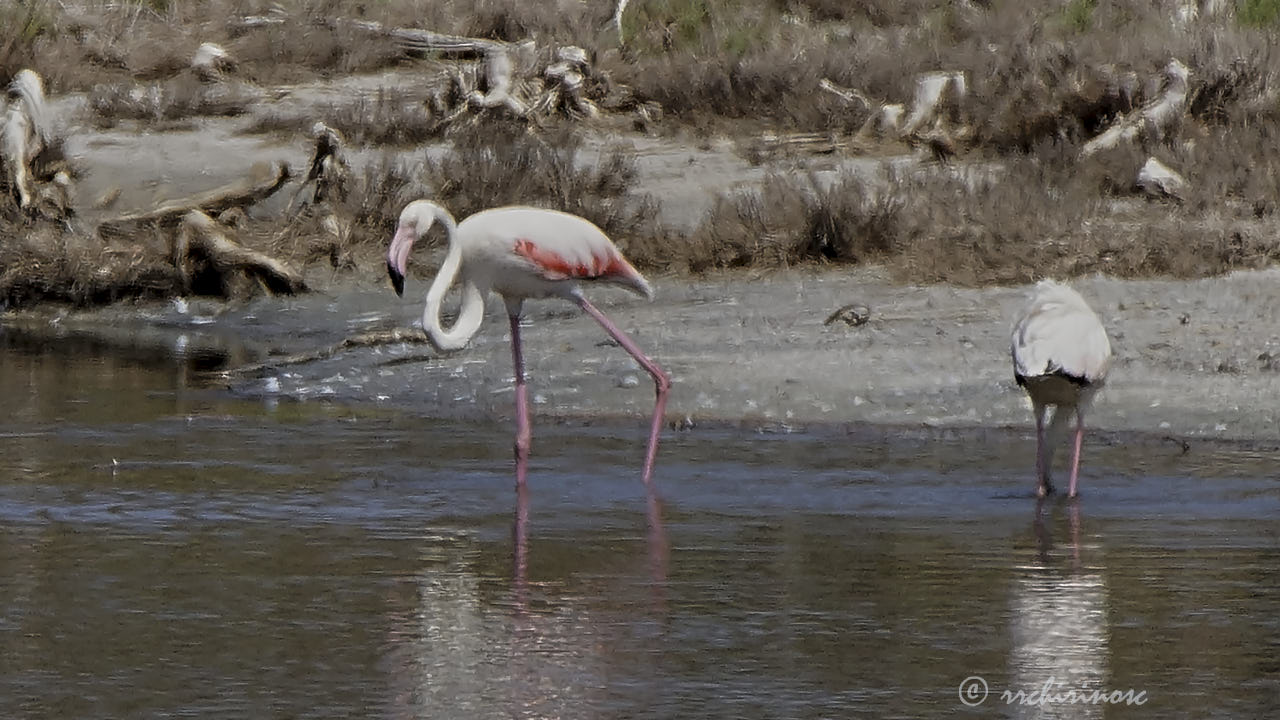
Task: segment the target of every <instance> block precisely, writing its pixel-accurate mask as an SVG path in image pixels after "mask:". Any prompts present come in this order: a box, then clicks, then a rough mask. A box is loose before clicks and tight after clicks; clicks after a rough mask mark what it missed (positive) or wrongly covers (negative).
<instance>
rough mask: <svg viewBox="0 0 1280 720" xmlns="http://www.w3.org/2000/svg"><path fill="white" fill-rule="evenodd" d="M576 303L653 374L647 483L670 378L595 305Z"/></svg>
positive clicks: (645, 474) (654, 456) (649, 479)
mask: <svg viewBox="0 0 1280 720" xmlns="http://www.w3.org/2000/svg"><path fill="white" fill-rule="evenodd" d="M574 299H575V300H576V301H577V303H578V305H579V306H580V307H581V308H582V309H583V311H584V312H586V313H587V314H588V315H590V316H591V317H593V318H595V319H596V322H598V323H600V327H602V328H604V330H605V332H607V333H609V335H610V336H611V337H613V339H614V340H617V341H618V344H619V345H621V346H622V347H623V349H625V350H626V351H627V352H629V353H631V357H633V358H635V359H636V362H638V363H640V366H641V367H643V368H644V369H645V370H647V371H648V372H649V374H650V375H652V376H653V386H654V392H655V394H656V395H657V399H656V400H655V401H654V403H653V422H652V423H651V424H650V427H649V446H648V449H647V450H646V451H645V456H644V483H645V485H649V484H650V483H651V482H652V477H653V461H654V459H655V458H657V456H658V435H659V434H660V433H661V432H662V420H663V417H664V413H665V412H666V408H667V392H668V391H669V390H670V389H671V378H670V377H669V376H668V375H667V373H666V371H664V370H663V369H662V368H661V367H658V364H657V363H655V362H654V361H652V360H650V359H649V357H648V356H647V355H645V354H644V353H643V352H641V351H640V348H639V346H637V345H636V344H635V342H633V341H632V340H631V338H629V337H627V334H626V333H624V332H622V331H621V330H619V329H618V327H617V326H616V325H614V324H613V323H612V322H610V320H609V318H608V317H606V316H605V314H604V313H602V312H600V310H599V309H598V308H596V306H595V305H592V304H591V303H590V302H588V301H587V299H586V298H585V297H582V296H581V295H577V296H576V297H575V298H574Z"/></svg>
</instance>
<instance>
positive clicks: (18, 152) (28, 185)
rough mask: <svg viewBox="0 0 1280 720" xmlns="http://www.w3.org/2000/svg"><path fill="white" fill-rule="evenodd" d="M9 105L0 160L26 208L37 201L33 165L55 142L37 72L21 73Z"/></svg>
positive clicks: (13, 84) (1, 135)
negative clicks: (36, 158)
mask: <svg viewBox="0 0 1280 720" xmlns="http://www.w3.org/2000/svg"><path fill="white" fill-rule="evenodd" d="M7 94H8V96H9V105H8V108H7V109H6V110H5V117H4V127H3V129H2V130H0V158H2V159H3V160H4V163H5V165H6V166H7V167H6V171H7V174H8V176H9V184H10V186H11V187H13V188H14V190H15V191H16V192H17V193H18V206H19V207H23V208H26V207H28V206H29V205H31V203H32V201H33V200H34V197H35V188H34V186H33V184H32V178H31V168H30V164H31V161H32V160H33V159H35V157H36V156H37V155H39V154H40V151H41V150H43V149H44V148H45V147H47V146H48V145H49V143H50V142H52V140H53V126H52V123H51V122H50V120H49V111H48V107H47V105H46V103H45V97H44V82H43V81H42V80H41V79H40V76H39V75H37V74H36V72H35V71H34V70H19V71H18V73H17V74H16V75H14V76H13V81H12V82H11V83H9V88H8V93H7Z"/></svg>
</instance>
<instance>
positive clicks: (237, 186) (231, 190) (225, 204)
mask: <svg viewBox="0 0 1280 720" xmlns="http://www.w3.org/2000/svg"><path fill="white" fill-rule="evenodd" d="M291 176H292V173H291V172H290V171H289V166H288V164H286V163H282V162H273V163H255V164H254V165H253V167H252V168H250V170H249V176H248V177H247V178H245V179H244V180H239V181H237V182H234V183H231V184H229V185H224V186H222V187H220V188H217V189H214V190H210V191H208V192H204V193H200V194H198V195H192V196H190V197H186V198H182V199H180V200H174V201H171V202H167V203H165V204H163V205H161V206H160V207H158V208H155V209H154V210H147V211H145V212H139V213H129V214H126V215H121V216H119V217H116V218H111V219H109V220H104V221H102V222H101V223H99V225H98V232H99V233H110V234H118V235H127V234H128V233H129V231H130V230H132V229H135V228H138V227H140V226H142V225H145V224H149V223H156V224H160V225H165V224H172V223H176V222H178V221H179V220H180V219H181V218H182V216H184V215H186V214H187V213H188V212H190V211H192V210H199V211H202V212H204V213H208V214H212V215H217V214H219V213H221V212H223V211H224V210H227V209H230V208H233V207H241V208H242V207H245V206H246V205H252V204H254V203H257V202H261V201H262V200H265V199H267V198H268V197H270V196H271V195H273V194H274V193H275V192H276V191H277V190H279V189H280V188H281V187H283V186H284V184H285V183H287V182H288V181H289V178H290V177H291Z"/></svg>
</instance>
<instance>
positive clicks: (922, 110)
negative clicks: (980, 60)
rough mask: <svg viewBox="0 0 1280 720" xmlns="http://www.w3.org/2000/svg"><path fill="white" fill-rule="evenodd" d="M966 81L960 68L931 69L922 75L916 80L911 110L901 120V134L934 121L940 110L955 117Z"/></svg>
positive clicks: (960, 106)
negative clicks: (959, 70)
mask: <svg viewBox="0 0 1280 720" xmlns="http://www.w3.org/2000/svg"><path fill="white" fill-rule="evenodd" d="M967 85H968V83H967V81H966V79H965V74H964V73H963V72H931V73H925V74H923V75H921V76H920V77H919V78H917V80H916V94H915V98H914V99H913V100H912V103H911V113H910V114H909V115H908V116H907V119H906V121H905V122H903V124H902V130H901V134H902V135H903V136H910V135H912V134H914V133H916V132H918V131H920V130H922V129H923V128H925V127H926V126H929V125H934V124H936V120H937V119H939V118H940V117H943V113H946V114H947V115H949V116H950V117H951V119H952V120H958V119H959V114H960V112H961V110H962V108H963V107H964V100H965V97H966V96H967V95H968V91H967Z"/></svg>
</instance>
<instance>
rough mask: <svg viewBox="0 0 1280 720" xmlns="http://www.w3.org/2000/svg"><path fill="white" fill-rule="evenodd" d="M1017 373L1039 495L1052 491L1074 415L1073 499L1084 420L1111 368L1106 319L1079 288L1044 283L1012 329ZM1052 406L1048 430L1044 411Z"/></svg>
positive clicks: (1071, 486) (1015, 374)
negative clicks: (1030, 421) (1054, 468)
mask: <svg viewBox="0 0 1280 720" xmlns="http://www.w3.org/2000/svg"><path fill="white" fill-rule="evenodd" d="M1010 349H1011V353H1012V355H1013V375H1014V379H1015V380H1016V381H1017V383H1018V385H1020V386H1022V388H1023V389H1024V390H1026V392H1027V395H1028V396H1030V398H1031V405H1032V409H1033V412H1034V413H1035V420H1036V477H1037V482H1038V488H1037V491H1038V493H1039V495H1041V496H1044V495H1047V494H1049V493H1051V492H1053V484H1052V483H1051V482H1050V477H1049V476H1050V466H1051V465H1052V462H1053V450H1054V447H1055V446H1056V445H1057V443H1058V442H1059V441H1060V440H1061V436H1062V433H1063V431H1065V429H1066V427H1067V423H1068V422H1069V421H1070V417H1071V415H1072V414H1074V415H1075V417H1076V432H1075V451H1074V453H1073V455H1072V459H1071V481H1070V488H1069V492H1068V495H1069V496H1070V497H1075V495H1076V484H1077V480H1078V477H1079V472H1080V448H1081V445H1082V443H1083V441H1084V416H1085V412H1086V411H1087V410H1088V409H1089V406H1090V404H1091V403H1092V401H1093V397H1094V395H1095V394H1097V392H1098V390H1099V389H1101V388H1102V386H1103V384H1104V382H1105V381H1106V377H1107V370H1108V368H1110V366H1111V343H1110V341H1109V340H1108V339H1107V331H1106V328H1104V327H1103V326H1102V321H1101V320H1099V319H1098V316H1097V315H1096V314H1095V313H1094V312H1093V309H1092V308H1090V307H1089V304H1088V303H1087V302H1085V300H1084V298H1083V297H1081V296H1080V294H1079V293H1077V292H1076V291H1075V290H1072V289H1071V288H1069V287H1067V286H1066V285H1061V284H1059V283H1056V282H1053V281H1051V280H1043V281H1041V282H1040V283H1039V284H1037V285H1036V286H1035V289H1034V290H1033V291H1032V294H1031V298H1030V301H1029V302H1028V303H1027V305H1026V307H1025V308H1024V309H1023V311H1022V313H1021V315H1019V316H1018V319H1017V322H1015V323H1014V326H1013V338H1012V342H1011V348H1010ZM1049 405H1052V406H1054V411H1053V419H1052V421H1051V422H1050V425H1049V428H1048V432H1047V433H1046V430H1045V423H1044V420H1045V413H1046V410H1047V408H1048V406H1049Z"/></svg>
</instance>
